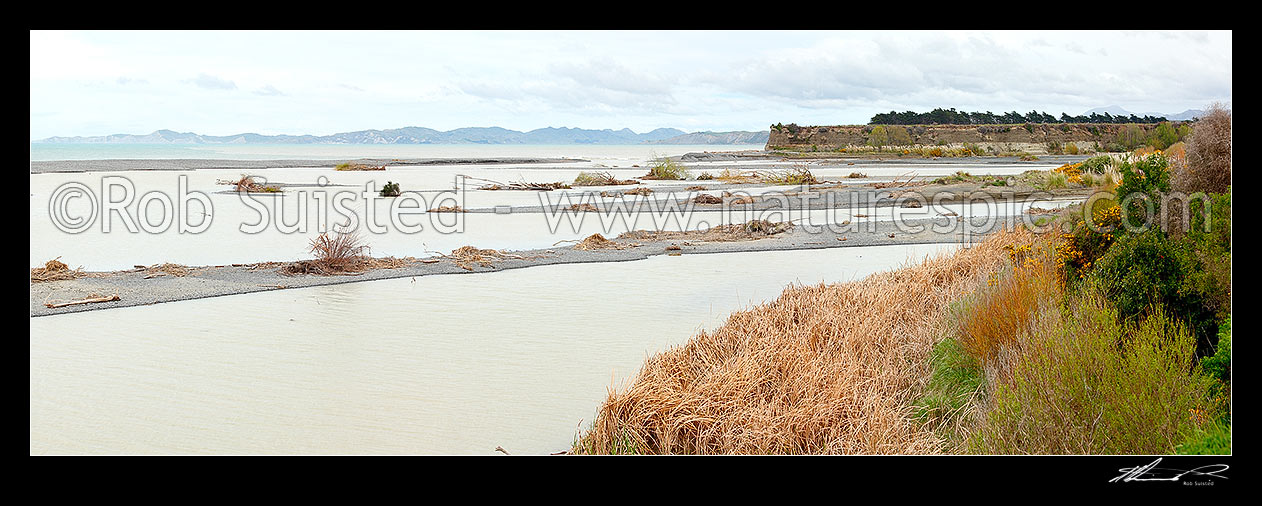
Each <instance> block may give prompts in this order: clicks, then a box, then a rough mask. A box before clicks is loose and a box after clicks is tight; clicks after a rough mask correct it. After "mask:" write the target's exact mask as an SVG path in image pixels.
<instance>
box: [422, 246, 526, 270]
mask: <svg viewBox="0 0 1262 506" xmlns="http://www.w3.org/2000/svg"><path fill="white" fill-rule="evenodd" d="M442 256H443V257H444V258H447V259H449V260H451V261H452V262H454V263H455V264H456V265H458V266H460V268H462V269H464V270H466V271H471V270H473V265H474V264H477V265H481V266H482V267H494V262H495V261H497V260H509V259H514V260H525V259H526V257H523V256H521V255H514V254H510V253H505V252H503V251H500V250H494V249H479V248H476V247H473V246H461V247H459V248H457V249H455V250H452V252H451V254H450V255H442Z"/></svg>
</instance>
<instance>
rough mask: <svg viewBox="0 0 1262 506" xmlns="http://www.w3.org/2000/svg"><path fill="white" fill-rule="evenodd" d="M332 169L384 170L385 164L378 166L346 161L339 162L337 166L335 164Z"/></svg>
mask: <svg viewBox="0 0 1262 506" xmlns="http://www.w3.org/2000/svg"><path fill="white" fill-rule="evenodd" d="M333 169H334V170H339V171H347V170H386V166H385V165H382V166H379V167H378V166H373V165H368V164H364V163H350V162H347V163H339V164H337V166H336V167H334V168H333Z"/></svg>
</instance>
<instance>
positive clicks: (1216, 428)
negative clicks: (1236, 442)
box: [1175, 422, 1231, 455]
mask: <svg viewBox="0 0 1262 506" xmlns="http://www.w3.org/2000/svg"><path fill="white" fill-rule="evenodd" d="M1208 425H1209V426H1208V427H1206V428H1202V429H1199V430H1196V431H1194V432H1193V433H1192V434H1191V435H1189V436H1188V437H1187V438H1186V439H1185V440H1184V442H1183V443H1182V444H1179V445H1178V446H1176V447H1175V454H1177V455H1231V425H1230V424H1224V423H1220V422H1214V423H1210V424H1208Z"/></svg>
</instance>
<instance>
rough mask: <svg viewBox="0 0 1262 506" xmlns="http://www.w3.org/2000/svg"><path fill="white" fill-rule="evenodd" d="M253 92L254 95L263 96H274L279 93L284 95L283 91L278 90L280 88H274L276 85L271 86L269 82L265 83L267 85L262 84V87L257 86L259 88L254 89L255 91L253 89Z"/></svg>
mask: <svg viewBox="0 0 1262 506" xmlns="http://www.w3.org/2000/svg"><path fill="white" fill-rule="evenodd" d="M254 94H255V95H263V96H265V97H275V96H279V95H284V94H285V92H283V91H280V90H278V89H276V87H274V86H272V85H270V84H269V85H267V86H264V87H262V88H259V89H257V90H255V91H254Z"/></svg>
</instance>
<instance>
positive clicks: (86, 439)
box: [30, 244, 957, 454]
mask: <svg viewBox="0 0 1262 506" xmlns="http://www.w3.org/2000/svg"><path fill="white" fill-rule="evenodd" d="M956 247H957V246H954V245H947V244H941V245H911V246H874V247H854V248H837V249H823V250H806V251H772V252H757V253H748V252H747V253H724V254H709V255H684V256H678V257H671V256H657V257H652V258H649V259H647V260H641V261H635V262H623V263H616V264H605V263H597V264H569V265H554V266H541V267H533V268H529V269H518V270H510V271H504V272H495V273H480V274H466V275H450V276H426V277H422V278H416V279H415V281H413V280H410V279H406V278H404V279H392V280H382V281H371V282H362V283H351V284H344V285H334V286H322V287H314V288H305V289H295V290H280V291H274V292H264V293H255V294H248V295H237V296H229V297H217V298H210V299H201V300H193V301H184V302H173V303H166V304H161V305H156V306H143V307H131V308H121V309H110V310H103V311H90V312H85V313H76V314H67V315H58V316H49V317H43V318H32V319H31V320H30V326H31V333H30V452H31V453H32V454H313V453H314V454H492V453H495V452H494V449H495V447H496V446H502V447H504V448H505V449H506V450H508V451H510V452H512V453H514V454H538V453H549V452H554V451H559V450H564V449H567V448H568V447H569V445H570V443H571V441H572V440H573V437H574V435H575V433H576V431H577V429H578V427H579V424H580V421H582V423H583V425H584V427H586V424H587V423H590V421H591V420H592V418H593V416H594V414H595V412H596V409H597V407H598V406H599V404H600V402H601V401H603V399H604V397H605V395H606V389H607V388H608V387H610V386H611V385H615V384H621V383H622V382H623V381H625V380H627V379H629V378H631V377H632V376H633V375H634V374H635V372H636V371H637V370H638V368H639V366H640V365H641V364H642V362H643V360H644V358H645V357H646V356H648V355H649V354H652V353H656V352H658V351H661V350H664V349H666V348H667V347H669V346H672V345H678V344H681V343H683V342H684V341H686V340H687V339H688V338H689V337H690V336H692V335H693V334H695V333H696V332H697V331H698V330H700V329H702V328H705V329H712V328H715V327H717V326H719V325H721V324H722V323H723V321H724V320H725V319H726V317H727V316H728V315H729V314H730V313H731V312H732V311H733V310H737V309H741V308H747V307H749V306H750V305H751V304H754V303H759V302H763V301H767V300H771V299H773V298H775V297H777V296H778V295H779V294H780V292H781V290H782V289H783V288H784V287H785V286H786V285H788V284H790V283H804V284H815V283H819V282H842V281H850V280H855V279H859V278H862V277H864V276H866V275H868V274H871V273H873V272H878V271H882V270H888V269H891V268H895V267H898V266H901V265H904V264H906V263H908V262H913V261H919V260H921V259H923V258H924V257H925V255H929V254H937V253H946V252H949V251H952V250H953V249H954V248H956Z"/></svg>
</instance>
